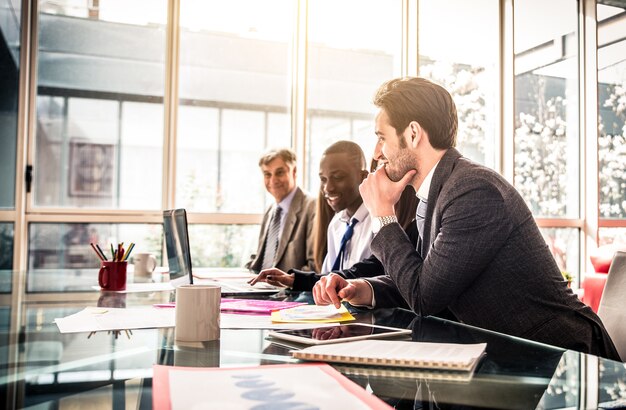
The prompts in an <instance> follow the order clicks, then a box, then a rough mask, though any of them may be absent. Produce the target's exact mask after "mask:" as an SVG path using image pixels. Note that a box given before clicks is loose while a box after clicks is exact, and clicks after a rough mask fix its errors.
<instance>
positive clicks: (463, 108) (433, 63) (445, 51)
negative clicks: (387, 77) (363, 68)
mask: <svg viewBox="0 0 626 410" xmlns="http://www.w3.org/2000/svg"><path fill="white" fill-rule="evenodd" d="M419 4H420V11H419V36H418V38H419V52H420V59H419V72H420V76H422V77H426V78H429V79H431V80H432V81H434V82H436V83H438V84H440V85H442V86H443V87H444V88H446V89H447V90H448V91H449V92H450V93H451V94H452V97H453V98H454V102H455V104H456V108H457V113H458V117H459V130H458V136H457V138H458V140H457V147H458V149H459V150H460V151H461V153H462V154H463V155H465V156H466V157H468V158H470V159H473V160H474V161H477V162H480V163H482V164H484V165H487V166H488V167H491V168H495V167H496V156H497V155H498V151H497V149H496V147H497V144H496V143H495V142H496V125H497V123H498V121H497V120H496V118H497V110H496V108H497V95H498V94H497V91H498V90H497V89H496V85H497V84H498V65H497V62H498V48H499V42H498V18H499V16H498V1H497V0H480V1H471V2H468V1H463V0H445V1H440V0H425V1H424V0H422V1H420V3H419ZM452 10H454V13H451V11H452ZM442 22H445V23H443V24H442ZM451 27H454V31H452V32H451Z"/></svg>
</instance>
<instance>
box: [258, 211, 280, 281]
mask: <svg viewBox="0 0 626 410" xmlns="http://www.w3.org/2000/svg"><path fill="white" fill-rule="evenodd" d="M282 211H283V209H282V208H281V207H280V206H277V207H276V209H275V210H274V215H272V220H271V221H270V226H269V228H268V230H267V235H266V236H265V250H264V252H263V264H262V265H261V269H268V268H273V267H274V258H275V257H276V249H278V235H279V234H280V215H281V213H282Z"/></svg>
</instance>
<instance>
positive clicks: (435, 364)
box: [291, 340, 487, 372]
mask: <svg viewBox="0 0 626 410" xmlns="http://www.w3.org/2000/svg"><path fill="white" fill-rule="evenodd" d="M486 347H487V344H486V343H477V344H456V343H428V342H406V341H395V340H360V341H356V342H348V343H337V344H329V345H317V346H311V347H307V348H305V349H302V350H295V351H292V353H291V354H292V355H293V357H295V358H297V359H302V360H312V361H322V362H336V363H349V364H360V365H370V366H388V367H407V368H420V369H446V370H455V371H467V372H471V371H473V370H474V368H475V367H476V365H477V364H478V362H479V361H480V358H481V357H482V356H483V354H484V353H485V348H486Z"/></svg>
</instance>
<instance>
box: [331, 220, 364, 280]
mask: <svg viewBox="0 0 626 410" xmlns="http://www.w3.org/2000/svg"><path fill="white" fill-rule="evenodd" d="M357 222H359V220H358V219H356V218H352V222H351V223H350V224H347V223H346V232H345V233H344V234H343V237H342V238H341V245H340V246H339V252H337V258H336V259H335V263H334V264H333V269H332V270H334V271H335V270H339V268H340V267H341V260H342V259H343V255H344V253H346V244H347V243H348V241H349V240H350V238H352V234H353V233H354V225H356V223H357Z"/></svg>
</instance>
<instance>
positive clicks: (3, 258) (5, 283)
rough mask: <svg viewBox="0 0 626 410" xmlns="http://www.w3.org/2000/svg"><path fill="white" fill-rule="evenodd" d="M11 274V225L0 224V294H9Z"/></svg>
mask: <svg viewBox="0 0 626 410" xmlns="http://www.w3.org/2000/svg"><path fill="white" fill-rule="evenodd" d="M12 273H13V224H12V223H5V222H0V293H10V292H11V289H12V286H11V277H12Z"/></svg>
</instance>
